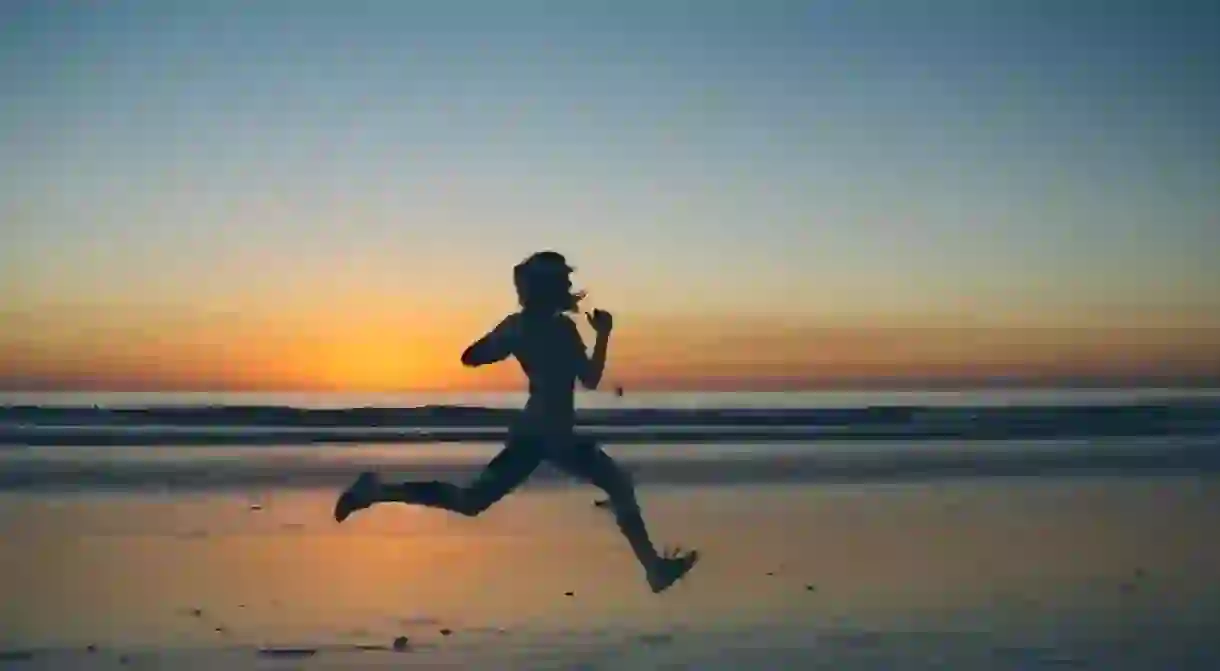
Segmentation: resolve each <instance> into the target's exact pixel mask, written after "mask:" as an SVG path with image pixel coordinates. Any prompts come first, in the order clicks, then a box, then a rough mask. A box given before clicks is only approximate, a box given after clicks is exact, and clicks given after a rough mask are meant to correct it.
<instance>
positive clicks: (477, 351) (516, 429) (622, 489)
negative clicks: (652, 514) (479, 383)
mask: <svg viewBox="0 0 1220 671" xmlns="http://www.w3.org/2000/svg"><path fill="white" fill-rule="evenodd" d="M572 271H573V268H571V267H570V266H568V263H567V260H566V259H565V258H564V257H563V255H562V254H559V253H557V252H551V251H546V252H538V253H537V254H534V255H532V256H530V257H529V258H527V259H526V260H524V261H522V262H521V263H519V264H517V266H516V267H515V268H513V282H514V284H515V285H516V289H517V302H518V303H520V305H521V311H520V312H517V313H514V314H511V315H509V316H508V317H506V318H505V319H504V320H503V321H501V322H500V324H499V325H497V326H496V327H495V328H494V329H492V330H491V332H489V333H488V334H487V335H485V336H483V337H482V338H480V339H479V340H478V341H476V342H475V343H474V344H473V345H471V346H470V347H468V348H466V351H465V352H463V353H462V363H463V364H464V365H466V366H471V367H476V366H485V365H487V364H491V363H496V362H499V361H503V360H505V359H507V358H508V357H510V356H514V357H516V358H517V361H518V362H519V363H520V364H521V368H522V370H524V371H525V375H526V376H527V377H528V378H529V400H528V401H527V402H526V404H525V408H524V409H523V410H522V411H521V413H520V414H519V415H518V417H517V418H516V420H514V422H513V424H512V426H511V427H510V429H509V437H508V441H507V443H506V444H505V446H504V449H503V450H501V451H500V453H499V454H498V455H496V457H495V458H494V459H492V460H491V462H490V463H489V464H487V467H486V468H485V469H484V470H483V472H482V473H481V474H480V475H479V476H478V477H477V478H476V479H475V480H474V482H472V483H471V484H469V485H468V486H465V487H462V486H458V485H454V484H451V483H448V482H436V481H430V482H401V483H383V482H381V481H380V480H379V479H378V477H377V475H376V474H375V473H371V472H366V473H361V474H360V476H359V477H358V478H356V481H355V482H354V483H352V485H351V486H350V487H348V488H347V490H345V491H344V492H343V493H342V494H341V495H340V496H339V500H338V501H337V502H336V503H335V520H336V521H339V522H342V521H343V520H345V519H347V517H348V516H349V515H351V514H352V513H353V512H355V511H357V510H361V509H364V508H368V507H369V506H371V505H373V504H376V503H391V502H393V503H410V504H416V505H423V506H430V507H433V508H442V509H444V510H449V511H452V512H455V513H460V514H462V515H468V516H471V517H474V516H476V515H478V514H480V513H482V512H483V511H485V510H487V509H488V508H490V507H491V506H492V505H493V504H494V503H496V502H497V501H499V500H500V499H502V498H504V496H506V495H507V494H508V493H509V492H511V491H512V490H514V489H516V488H517V487H518V486H519V485H521V484H522V483H523V482H525V481H526V479H528V478H529V476H530V475H531V474H532V473H533V472H534V470H535V469H536V468H537V467H538V466H539V465H540V464H541V463H542V462H543V461H544V460H545V461H549V462H551V463H552V464H554V465H555V466H557V467H558V468H560V469H561V470H563V471H565V472H566V473H568V474H570V475H572V476H575V477H577V478H580V479H582V480H585V481H587V482H589V483H592V484H593V485H595V486H597V487H599V488H600V489H602V490H603V491H605V492H606V494H608V495H609V497H610V501H609V502H610V506H611V508H613V510H614V514H615V519H616V520H617V522H618V526H619V529H620V530H621V531H622V533H623V535H624V536H626V537H627V540H628V541H629V542H630V543H631V549H632V551H634V553H635V557H636V559H637V560H639V562H640V566H642V567H643V568H644V571H645V574H646V576H647V578H648V585H649V586H650V587H651V588H652V591H653V592H661V591H664V590H665V589H666V588H668V587H669V586H670V585H672V584H674V582H676V581H677V580H678V579H679V578H681V577H682V576H683V575H685V574H686V573H687V572H688V571H689V570H690V569H691V567H692V566H694V564H695V562H696V561H697V560H698V558H699V554H698V552H697V551H691V552H686V553H682V552H677V551H675V552H673V553H668V554H666V555H660V554H658V553H657V551H656V548H655V547H654V546H653V544H652V541H651V540H650V539H649V537H648V529H647V527H646V525H645V524H644V519H643V516H642V515H641V514H640V507H639V504H638V503H637V502H636V498H635V490H634V487H633V485H632V483H631V480H630V478H629V477H628V476H627V474H626V473H625V472H624V471H623V470H622V469H621V468H620V467H619V466H618V464H616V463H615V462H614V460H613V459H611V458H610V456H609V455H607V454H606V453H605V452H604V451H602V449H601V447H600V446H599V445H598V444H597V443H596V442H594V441H593V440H591V439H588V438H584V437H581V436H578V435H576V434H575V431H574V429H575V421H576V407H575V391H576V381H577V380H579V381H580V383H581V384H582V385H584V387H585V388H587V389H596V388H597V385H598V384H599V383H600V382H601V378H602V372H603V371H604V370H605V366H606V349H607V347H608V346H609V342H610V331H611V329H613V327H614V320H613V318H612V317H611V315H610V313H608V312H605V311H603V310H594V311H593V312H592V313H591V314H589V313H586V317H587V318H588V320H589V325H590V326H592V327H593V329H594V330H595V331H596V332H597V342H596V343H595V345H594V347H593V355H592V356H591V357H590V356H589V354H588V352H587V350H586V349H585V344H584V341H583V340H582V339H581V337H580V332H579V331H577V330H576V324H574V323H573V322H572V320H571V318H569V317H568V316H567V313H571V312H576V311H578V309H579V304H580V301H581V299H582V298H584V294H583V293H573V292H572V282H571V274H572Z"/></svg>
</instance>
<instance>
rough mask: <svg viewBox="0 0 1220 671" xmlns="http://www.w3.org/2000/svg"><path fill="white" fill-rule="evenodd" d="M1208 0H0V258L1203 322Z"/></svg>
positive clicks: (1213, 93) (103, 267)
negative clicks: (521, 276)
mask: <svg viewBox="0 0 1220 671" xmlns="http://www.w3.org/2000/svg"><path fill="white" fill-rule="evenodd" d="M917 4H918V7H917V6H916V5H917ZM442 7H443V9H442ZM594 7H601V8H600V9H591V8H594ZM607 7H610V8H607ZM1215 7H1216V5H1215V4H1214V3H1212V4H1211V5H1210V8H1209V7H1208V3H1191V4H1186V3H1175V2H1162V3H1130V2H1122V1H1120V0H1113V1H1111V2H1104V3H1103V2H1091V1H1089V2H1086V1H1083V0H1082V1H1080V2H1071V3H1066V2H1041V1H1034V0H1027V1H1022V2H1016V1H1008V2H987V3H984V2H964V1H963V2H956V1H951V0H942V1H939V2H934V3H903V2H894V1H886V2H879V1H873V0H865V1H859V0H856V1H852V2H848V1H846V0H843V1H834V2H820V3H798V2H758V3H744V2H733V3H729V2H716V1H712V0H709V1H706V2H693V1H692V2H676V1H675V2H655V3H654V2H620V3H591V2H587V3H586V2H573V3H542V2H506V1H492V0H486V1H484V2H462V1H453V2H444V3H440V2H438V3H425V2H394V1H388V0H387V1H385V2H371V1H365V2H359V1H345V2H325V3H323V2H309V1H295V2H287V1H284V2H275V1H267V2H258V3H251V2H238V1H233V2H223V1H215V2H207V3H203V2H185V1H182V2H179V1H168V0H167V1H161V2H127V1H110V2H104V3H99V2H61V3H48V2H41V1H39V2H33V1H21V2H18V1H10V2H6V3H4V5H3V7H2V8H0V95H2V97H3V99H4V104H3V105H2V106H0V174H2V175H3V179H0V221H2V222H3V223H2V225H3V227H4V232H5V234H4V238H5V243H4V244H3V245H2V246H0V286H3V287H4V293H5V295H6V296H9V297H15V298H10V299H9V300H16V301H18V303H19V304H22V305H26V304H28V305H39V304H44V303H82V302H83V303H89V302H96V303H105V302H107V301H127V302H132V301H135V302H139V301H147V302H149V303H150V304H153V303H163V304H168V303H176V302H182V301H187V302H189V301H192V300H198V301H214V302H215V301H220V302H223V301H224V300H226V299H225V297H226V296H232V295H234V294H235V293H243V294H244V295H248V296H256V297H257V298H251V299H250V300H258V301H264V302H266V304H267V305H270V304H271V303H272V302H279V303H289V302H291V301H293V300H298V299H300V296H301V295H303V294H302V292H306V293H308V292H313V293H309V295H313V296H317V295H325V296H326V297H327V298H328V299H329V298H335V299H339V298H340V297H341V296H342V295H343V294H342V292H357V291H373V290H376V291H380V292H382V293H383V294H386V295H391V296H394V295H399V293H402V294H403V295H405V294H406V293H409V292H410V291H414V290H416V289H417V288H418V287H419V285H420V284H421V283H427V284H429V285H435V287H439V288H443V287H451V288H452V289H453V295H452V296H451V297H450V299H449V300H450V302H452V303H455V304H458V305H464V304H465V303H463V301H466V300H469V301H471V303H470V304H471V305H474V302H476V301H477V299H476V298H470V299H467V298H465V297H466V296H471V295H474V294H479V293H482V294H490V293H495V294H496V295H497V296H501V297H502V296H505V295H507V291H508V285H507V282H506V277H507V268H508V267H509V266H510V265H511V263H512V262H514V261H515V260H517V258H518V257H520V256H523V255H525V254H526V253H528V252H529V251H532V250H534V249H535V248H558V249H560V250H562V251H564V252H566V253H568V254H569V255H571V256H572V257H573V259H574V260H575V262H576V264H577V265H578V266H580V267H581V276H580V280H581V281H582V282H584V283H586V284H587V285H588V286H589V287H590V288H591V289H592V290H593V296H594V297H595V298H596V299H597V300H598V302H599V303H601V304H605V305H608V306H612V307H619V308H620V309H623V310H627V309H631V310H636V311H641V312H658V313H664V312H672V311H688V312H692V313H695V312H699V313H716V314H747V313H751V314H753V313H792V314H797V313H799V314H807V315H813V316H817V315H829V314H856V313H859V314H868V315H876V314H916V315H918V314H923V313H929V314H930V313H935V312H938V311H953V310H957V309H959V308H961V309H966V310H972V311H978V312H979V313H980V314H989V315H993V316H995V317H996V318H1002V317H1004V316H1005V315H1008V314H1012V315H1028V314H1040V312H1039V311H1052V312H1053V311H1059V312H1063V311H1067V312H1069V313H1071V312H1073V311H1088V310H1103V309H1112V308H1113V309H1118V308H1125V307H1133V308H1134V307H1149V306H1152V307H1156V308H1157V309H1179V308H1180V309H1185V310H1187V311H1191V312H1192V314H1196V315H1198V314H1203V312H1207V311H1210V312H1207V313H1208V314H1211V315H1213V316H1215V315H1217V314H1220V313H1217V308H1216V305H1217V299H1216V297H1217V296H1220V264H1218V263H1216V262H1215V258H1217V252H1218V251H1220V221H1218V215H1217V212H1220V209H1218V205H1220V195H1218V194H1220V125H1218V124H1217V123H1216V122H1215V120H1216V119H1220V92H1218V88H1220V87H1218V85H1217V82H1220V46H1217V45H1220V40H1216V39H1214V38H1215V35H1216V34H1220V20H1218V17H1220V10H1217V9H1215ZM581 8H583V9H581ZM387 287H391V288H387ZM326 291H333V292H334V294H333V295H332V294H326V293H325V292H326ZM318 292H322V293H321V294H319V293H318ZM294 297H296V298H294ZM300 300H304V299H300ZM1200 311H1202V312H1200Z"/></svg>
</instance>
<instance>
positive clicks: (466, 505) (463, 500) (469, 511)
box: [453, 491, 495, 517]
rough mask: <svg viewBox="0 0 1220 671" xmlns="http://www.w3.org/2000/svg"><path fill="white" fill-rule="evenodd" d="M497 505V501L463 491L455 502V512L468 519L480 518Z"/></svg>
mask: <svg viewBox="0 0 1220 671" xmlns="http://www.w3.org/2000/svg"><path fill="white" fill-rule="evenodd" d="M493 503H495V499H489V498H487V497H485V496H479V495H478V494H476V493H471V492H469V491H463V492H462V493H461V494H459V495H458V496H457V500H456V501H454V502H453V511H454V512H456V513H458V514H459V515H465V516H466V517H478V516H479V515H481V514H482V513H483V512H484V511H486V510H487V509H488V508H490V507H491V505H492V504H493Z"/></svg>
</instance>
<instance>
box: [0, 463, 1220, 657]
mask: <svg viewBox="0 0 1220 671" xmlns="http://www.w3.org/2000/svg"><path fill="white" fill-rule="evenodd" d="M332 496H333V492H330V491H319V490H293V489H275V490H265V491H247V492H233V491H212V492H204V491H197V492H185V493H178V494H173V495H170V494H151V493H142V494H138V495H136V494H113V493H102V492H95V493H87V494H74V495H63V494H53V493H46V492H32V491H31V492H10V493H5V494H0V595H2V598H0V668H14V669H71V668H98V669H105V668H116V669H117V668H132V669H152V668H167V669H183V670H186V669H254V668H258V669H263V668H265V669H323V668H325V669H360V668H491V669H509V668H522V669H547V668H555V669H677V668H694V669H733V668H747V669H752V670H759V669H789V668H808V669H844V670H851V669H1040V668H1093V669H1111V670H1121V669H1216V668H1220V641H1217V640H1214V639H1215V638H1216V637H1215V636H1214V633H1215V632H1217V631H1220V569H1218V568H1217V567H1220V542H1218V537H1217V530H1220V481H1218V480H1214V479H1210V478H1204V477H1196V476H1178V477H1165V478H1156V479H1153V478H1131V477H1126V478H1121V479H1101V478H1090V479H1067V478H1057V479H1041V480H1039V479H1020V480H1003V479H997V478H990V479H976V480H947V481H941V482H932V483H912V484H890V485H881V484H876V485H849V484H818V485H810V484H805V485H778V484H769V485H757V484H755V485H738V486H733V485H720V486H701V487H674V486H668V487H646V488H644V489H643V490H642V493H641V496H642V499H643V502H644V504H645V506H646V510H647V512H648V514H649V518H650V519H651V520H652V521H653V525H654V527H655V535H656V536H657V539H658V541H661V542H680V543H682V544H685V545H693V546H696V547H699V548H700V549H701V550H703V552H704V560H703V561H702V562H701V563H700V565H699V566H698V567H697V568H696V569H695V571H694V572H693V573H692V574H691V575H690V576H689V577H688V579H687V580H686V581H685V582H683V583H680V584H679V585H677V586H676V587H675V588H674V589H673V590H672V591H670V592H668V593H666V594H663V595H660V596H657V595H653V594H651V593H649V592H648V590H647V589H646V588H645V586H644V584H643V581H642V580H641V576H640V572H639V570H638V569H637V568H636V567H635V566H634V565H633V563H632V559H631V557H630V554H629V552H628V550H627V548H626V546H625V543H623V542H622V541H621V540H620V539H619V538H618V536H617V535H616V533H615V531H614V528H613V524H612V522H611V520H610V518H609V517H608V515H607V514H606V513H605V512H604V511H602V510H599V509H597V508H595V507H594V506H593V505H592V502H593V500H594V498H596V497H595V495H594V493H593V492H592V491H591V490H589V489H585V488H576V487H572V488H563V487H560V488H543V489H536V490H526V491H524V492H522V493H521V494H519V495H515V496H514V497H512V498H510V499H508V500H506V501H505V502H504V503H503V504H501V505H500V506H499V507H497V508H495V509H493V510H492V511H491V512H490V513H489V514H488V515H487V516H486V517H484V518H481V519H477V520H467V519H459V518H454V517H449V516H446V515H444V514H443V513H439V512H433V511H427V510H418V509H409V508H405V507H383V508H380V509H377V510H374V511H370V512H367V513H364V514H361V515H358V516H356V517H354V518H353V519H352V520H350V521H349V522H348V523H346V524H344V525H342V526H338V525H335V524H334V523H333V522H332V521H331V520H330V517H329V515H330V505H331V502H332ZM400 636H405V637H407V638H408V644H407V646H406V647H405V649H404V650H402V651H395V650H394V649H393V642H394V639H395V638H396V637H400ZM260 650H262V651H263V652H262V653H260ZM277 651H278V652H277Z"/></svg>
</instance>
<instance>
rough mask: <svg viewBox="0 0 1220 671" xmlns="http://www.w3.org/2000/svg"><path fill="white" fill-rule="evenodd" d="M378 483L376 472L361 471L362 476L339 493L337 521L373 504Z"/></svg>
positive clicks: (336, 504)
mask: <svg viewBox="0 0 1220 671" xmlns="http://www.w3.org/2000/svg"><path fill="white" fill-rule="evenodd" d="M378 485H379V483H378V481H377V474H376V473H372V472H369V471H365V472H364V473H361V474H360V477H358V478H356V481H355V482H353V483H352V484H351V486H350V487H348V488H347V489H346V490H344V492H343V493H342V494H340V495H339V500H338V501H335V521H336V522H342V521H343V520H345V519H347V518H348V516H349V515H351V514H352V513H354V512H356V511H357V510H364V509H365V508H368V507H369V506H371V505H373V503H374V502H375V500H376V494H377V487H378Z"/></svg>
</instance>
